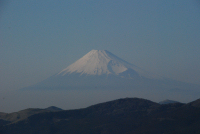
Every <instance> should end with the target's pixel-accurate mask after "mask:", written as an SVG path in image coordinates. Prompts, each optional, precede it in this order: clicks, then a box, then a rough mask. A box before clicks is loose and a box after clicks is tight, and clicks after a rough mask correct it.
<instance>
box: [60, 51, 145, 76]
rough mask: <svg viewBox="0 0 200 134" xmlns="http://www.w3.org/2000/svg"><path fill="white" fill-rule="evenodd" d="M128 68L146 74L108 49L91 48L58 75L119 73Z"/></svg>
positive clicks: (142, 74) (139, 73) (141, 74)
mask: <svg viewBox="0 0 200 134" xmlns="http://www.w3.org/2000/svg"><path fill="white" fill-rule="evenodd" d="M128 69H132V70H134V71H135V72H136V73H137V74H138V75H140V76H144V75H145V73H144V71H143V70H142V69H140V68H138V67H137V66H134V65H132V64H130V63H128V62H126V61H124V60H122V59H121V58H119V57H117V56H115V55H114V54H112V53H111V52H109V51H107V50H91V51H90V52H88V53H87V54H86V55H85V56H83V57H82V58H80V59H79V60H77V61H76V62H75V63H73V64H71V65H70V66H68V67H67V68H65V69H64V70H62V71H61V72H60V73H58V75H62V76H64V75H66V74H71V73H80V74H81V75H82V74H86V75H103V74H106V75H108V74H114V75H119V74H120V73H122V72H125V71H127V70H128Z"/></svg>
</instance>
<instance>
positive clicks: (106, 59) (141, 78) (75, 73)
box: [23, 50, 200, 96]
mask: <svg viewBox="0 0 200 134" xmlns="http://www.w3.org/2000/svg"><path fill="white" fill-rule="evenodd" d="M23 89H24V90H82V91H83V90H120V91H125V90H132V91H140V92H146V93H147V94H148V93H151V94H163V95H166V94H168V95H171V94H177V95H186V96H188V95H198V96H199V95H200V93H199V90H200V86H199V85H195V84H190V83H185V82H180V81H176V80H172V79H169V78H165V77H162V76H159V75H155V74H152V73H149V72H147V71H145V70H143V69H141V68H139V67H137V66H136V65H133V64H131V63H128V62H126V61H125V60H123V59H121V58H119V57H117V56H115V55H114V54H112V53H111V52H109V51H107V50H91V51H90V52H88V53H87V54H86V55H85V56H83V57H82V58H80V59H79V60H77V61H76V62H75V63H73V64H71V65H70V66H68V67H67V68H65V69H63V70H62V71H60V72H59V73H57V74H55V75H53V76H51V77H49V78H47V79H45V80H44V81H42V82H39V83H38V84H36V85H33V86H30V87H26V88H23Z"/></svg>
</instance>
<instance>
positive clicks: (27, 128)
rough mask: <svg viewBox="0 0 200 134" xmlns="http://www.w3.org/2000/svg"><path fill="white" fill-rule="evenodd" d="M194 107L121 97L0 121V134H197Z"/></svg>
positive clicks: (198, 122) (198, 119) (198, 109)
mask: <svg viewBox="0 0 200 134" xmlns="http://www.w3.org/2000/svg"><path fill="white" fill-rule="evenodd" d="M197 104H199V100H196V101H193V102H191V103H188V104H182V103H173V104H168V105H161V104H159V103H155V102H152V101H150V100H146V99H142V98H123V99H117V100H113V101H108V102H104V103H100V104H96V105H93V106H89V107H87V108H82V109H76V110H62V111H57V112H40V113H35V114H33V115H31V116H29V117H27V118H24V119H23V120H20V121H18V122H15V123H12V122H11V123H9V122H6V120H2V119H1V118H0V133H1V134H8V133H9V134H27V133H28V134H63V133H70V134H77V133H82V134H88V133H94V134H98V133H106V134H113V133H115V134H122V133H127V134H132V133H134V134H141V133H142V134H150V133H156V134H162V133H165V134H177V133H181V134H188V133H191V134H198V133H200V130H199V125H200V116H199V114H200V107H199V106H198V105H197ZM22 111H23V110H22Z"/></svg>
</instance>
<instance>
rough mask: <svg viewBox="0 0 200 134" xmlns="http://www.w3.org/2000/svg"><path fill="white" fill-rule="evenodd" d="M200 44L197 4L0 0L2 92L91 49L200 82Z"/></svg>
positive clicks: (183, 0)
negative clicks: (106, 51)
mask: <svg viewBox="0 0 200 134" xmlns="http://www.w3.org/2000/svg"><path fill="white" fill-rule="evenodd" d="M5 1H6V2H5ZM199 42H200V2H199V1H198V0H123V1H122V0H0V90H16V89H19V88H22V87H25V86H29V85H32V84H35V83H37V82H39V81H41V80H43V79H45V78H47V77H49V76H51V75H53V74H55V73H57V72H59V71H61V70H62V69H64V68H66V67H67V66H68V65H70V64H71V63H73V62H75V61H76V60H78V59H79V58H81V57H82V56H83V55H85V54H86V53H87V52H89V51H90V50H92V49H105V50H108V51H110V52H112V53H113V54H115V55H117V56H119V57H121V58H122V59H124V60H126V61H128V62H130V63H133V64H135V65H137V66H139V67H141V68H143V69H145V70H147V71H150V72H153V73H157V74H160V75H163V76H165V77H169V78H173V79H176V80H181V81H186V82H192V83H196V84H200V44H199Z"/></svg>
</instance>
